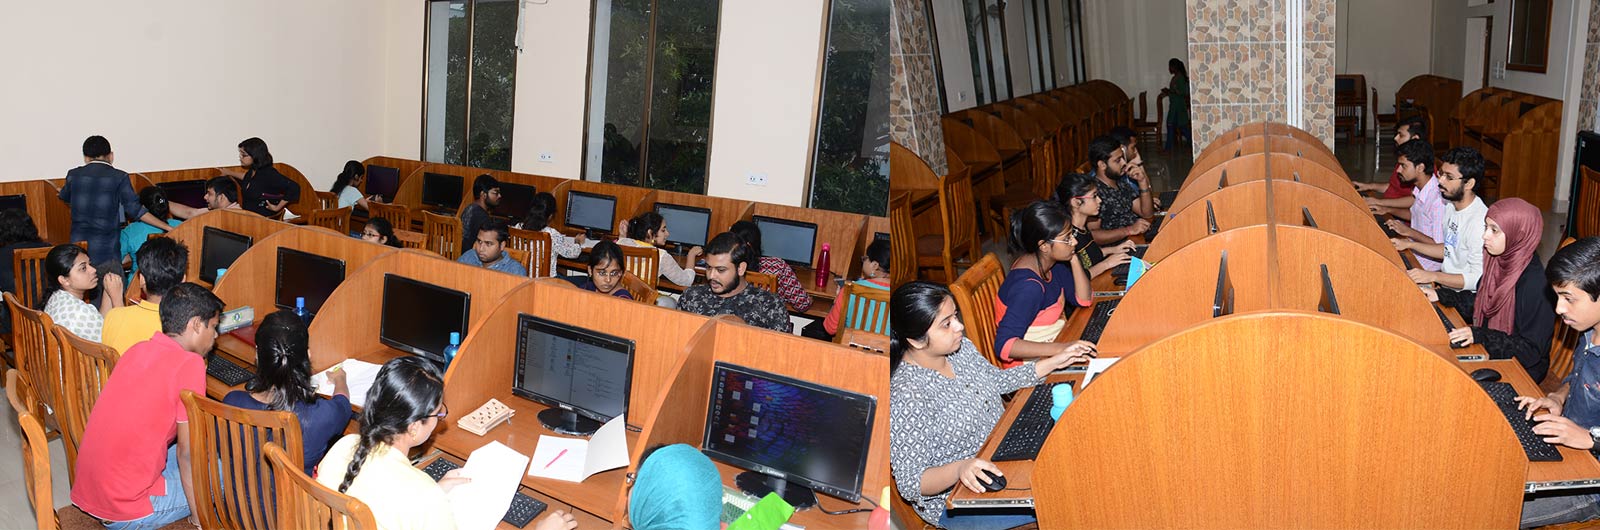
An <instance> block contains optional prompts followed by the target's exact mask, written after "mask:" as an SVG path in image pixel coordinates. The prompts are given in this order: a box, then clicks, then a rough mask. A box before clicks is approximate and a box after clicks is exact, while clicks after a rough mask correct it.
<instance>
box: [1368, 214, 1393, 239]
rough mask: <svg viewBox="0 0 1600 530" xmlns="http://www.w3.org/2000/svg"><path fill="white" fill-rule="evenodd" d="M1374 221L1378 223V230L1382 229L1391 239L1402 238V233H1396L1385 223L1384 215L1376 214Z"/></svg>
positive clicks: (1373, 217)
mask: <svg viewBox="0 0 1600 530" xmlns="http://www.w3.org/2000/svg"><path fill="white" fill-rule="evenodd" d="M1372 219H1373V220H1375V221H1377V222H1378V228H1382V229H1383V233H1384V235H1387V236H1389V237H1400V233H1399V232H1396V231H1394V229H1391V228H1389V224H1388V223H1385V222H1383V216H1382V215H1376V214H1374V215H1373V216H1372Z"/></svg>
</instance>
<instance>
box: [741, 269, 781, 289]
mask: <svg viewBox="0 0 1600 530" xmlns="http://www.w3.org/2000/svg"><path fill="white" fill-rule="evenodd" d="M744 281H746V282H749V283H750V286H752V287H756V288H760V289H766V291H767V292H769V293H772V294H778V277H777V276H773V275H771V274H767V273H765V272H757V271H746V272H745V273H744Z"/></svg>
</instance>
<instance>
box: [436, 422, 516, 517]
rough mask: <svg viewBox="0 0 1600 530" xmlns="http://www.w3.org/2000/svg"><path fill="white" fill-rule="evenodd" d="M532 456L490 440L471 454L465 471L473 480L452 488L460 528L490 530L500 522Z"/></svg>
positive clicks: (451, 500) (451, 504)
mask: <svg viewBox="0 0 1600 530" xmlns="http://www.w3.org/2000/svg"><path fill="white" fill-rule="evenodd" d="M527 468H528V457H527V455H524V454H522V453H518V452H517V451H516V450H514V449H512V448H510V447H506V446H505V445H503V444H501V443H500V442H489V443H487V444H484V446H483V447H479V448H478V450H476V451H473V452H472V455H471V456H469V457H467V465H465V466H462V467H461V474H462V475H464V476H466V477H467V478H470V479H472V482H468V483H466V484H461V485H459V486H456V487H455V488H453V489H451V490H450V494H449V495H448V497H449V499H450V507H451V509H452V511H454V512H455V516H456V528H457V529H459V530H490V529H493V528H495V526H496V525H499V524H500V518H501V517H504V516H505V514H506V510H508V509H510V508H511V498H512V497H513V496H515V495H516V494H517V485H518V484H520V483H521V482H522V471H523V470H524V469H527Z"/></svg>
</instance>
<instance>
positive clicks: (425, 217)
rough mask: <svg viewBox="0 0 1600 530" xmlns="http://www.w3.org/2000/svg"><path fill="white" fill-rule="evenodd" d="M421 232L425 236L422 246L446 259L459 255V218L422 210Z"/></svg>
mask: <svg viewBox="0 0 1600 530" xmlns="http://www.w3.org/2000/svg"><path fill="white" fill-rule="evenodd" d="M422 234H423V235H424V236H427V239H426V242H425V243H424V244H423V248H425V249H428V250H430V251H433V252H434V253H435V254H438V255H440V256H444V257H445V258H446V259H456V258H457V257H460V256H461V219H460V218H458V217H451V216H448V215H439V214H436V213H433V212H429V211H423V212H422Z"/></svg>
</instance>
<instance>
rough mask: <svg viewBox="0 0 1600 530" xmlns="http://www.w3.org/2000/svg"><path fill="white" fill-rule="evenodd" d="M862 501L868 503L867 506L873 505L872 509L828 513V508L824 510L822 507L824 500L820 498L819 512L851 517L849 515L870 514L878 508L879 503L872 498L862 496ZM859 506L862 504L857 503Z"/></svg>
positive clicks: (818, 500)
mask: <svg viewBox="0 0 1600 530" xmlns="http://www.w3.org/2000/svg"><path fill="white" fill-rule="evenodd" d="M861 500H864V501H867V504H871V505H872V508H852V509H848V510H840V511H837V512H830V511H828V509H827V508H823V507H822V498H821V497H820V496H819V497H818V498H817V510H818V511H821V512H822V513H825V514H828V515H849V514H852V513H861V512H870V511H872V510H873V509H875V508H877V507H878V502H877V501H874V500H872V499H871V498H870V497H867V496H865V495H863V496H861ZM857 504H860V503H857Z"/></svg>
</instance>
